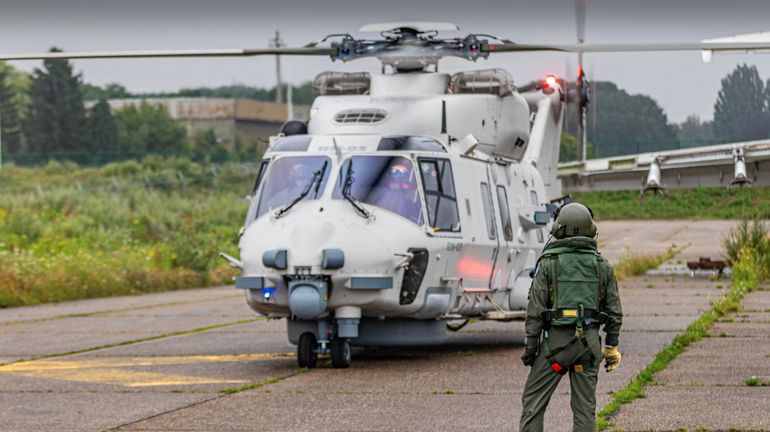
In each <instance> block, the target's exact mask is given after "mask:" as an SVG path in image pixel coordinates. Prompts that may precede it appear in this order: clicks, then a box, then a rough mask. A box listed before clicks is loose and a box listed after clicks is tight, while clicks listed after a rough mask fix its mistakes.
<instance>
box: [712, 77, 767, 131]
mask: <svg viewBox="0 0 770 432" xmlns="http://www.w3.org/2000/svg"><path fill="white" fill-rule="evenodd" d="M768 131H769V128H768V114H767V100H766V95H765V86H764V83H763V82H762V79H761V78H760V77H759V71H757V68H756V67H755V66H747V65H746V64H742V65H738V66H737V67H736V68H735V69H734V70H733V71H732V72H731V73H730V74H729V75H727V76H726V77H725V78H723V79H722V88H721V89H720V90H719V94H718V95H717V101H716V103H715V104H714V135H715V136H716V137H717V138H718V139H720V140H722V141H724V142H732V141H748V140H755V139H760V138H766V137H767V135H768Z"/></svg>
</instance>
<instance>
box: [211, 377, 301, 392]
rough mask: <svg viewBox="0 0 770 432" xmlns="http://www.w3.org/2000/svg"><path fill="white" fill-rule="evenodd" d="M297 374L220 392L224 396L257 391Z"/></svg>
mask: <svg viewBox="0 0 770 432" xmlns="http://www.w3.org/2000/svg"><path fill="white" fill-rule="evenodd" d="M297 373H299V372H297ZM297 373H292V374H288V375H281V376H277V377H271V378H268V379H266V380H263V381H257V382H253V383H249V384H246V385H242V386H240V387H230V388H226V389H222V390H220V391H219V392H220V393H224V394H235V393H240V392H242V391H246V390H253V389H256V388H260V387H264V386H266V385H270V384H275V383H278V382H281V381H283V380H285V379H286V378H290V377H292V376H294V375H296V374H297Z"/></svg>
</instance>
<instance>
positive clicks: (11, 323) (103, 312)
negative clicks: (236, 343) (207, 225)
mask: <svg viewBox="0 0 770 432" xmlns="http://www.w3.org/2000/svg"><path fill="white" fill-rule="evenodd" d="M236 297H239V298H240V297H241V295H240V294H238V295H226V296H219V297H215V298H206V299H197V300H188V301H176V302H166V303H158V304H153V305H144V306H131V307H127V308H119V309H105V310H100V311H94V312H83V313H72V314H63V315H54V316H50V317H44V318H30V319H20V320H14V321H6V322H4V323H0V327H6V326H14V325H19V324H31V323H38V322H45V321H54V320H60V319H68V318H87V317H93V316H100V315H106V314H111V313H116V312H130V311H135V310H142V309H153V308H160V307H167V306H180V305H186V304H195V303H202V302H209V301H211V300H214V299H215V300H220V299H229V298H236Z"/></svg>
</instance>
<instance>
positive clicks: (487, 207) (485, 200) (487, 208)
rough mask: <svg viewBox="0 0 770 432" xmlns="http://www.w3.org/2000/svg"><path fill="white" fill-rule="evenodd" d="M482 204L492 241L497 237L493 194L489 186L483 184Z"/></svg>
mask: <svg viewBox="0 0 770 432" xmlns="http://www.w3.org/2000/svg"><path fill="white" fill-rule="evenodd" d="M481 202H482V204H484V216H485V218H484V219H486V220H487V234H489V238H490V239H494V238H496V237H497V233H496V232H495V216H494V214H493V213H492V194H491V193H490V192H489V185H488V184H486V183H482V184H481Z"/></svg>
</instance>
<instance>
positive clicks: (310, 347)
mask: <svg viewBox="0 0 770 432" xmlns="http://www.w3.org/2000/svg"><path fill="white" fill-rule="evenodd" d="M297 363H298V364H299V367H301V368H314V367H316V365H318V340H317V339H316V337H315V335H314V334H313V333H311V332H305V333H302V334H301V335H300V337H299V343H298V344H297Z"/></svg>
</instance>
